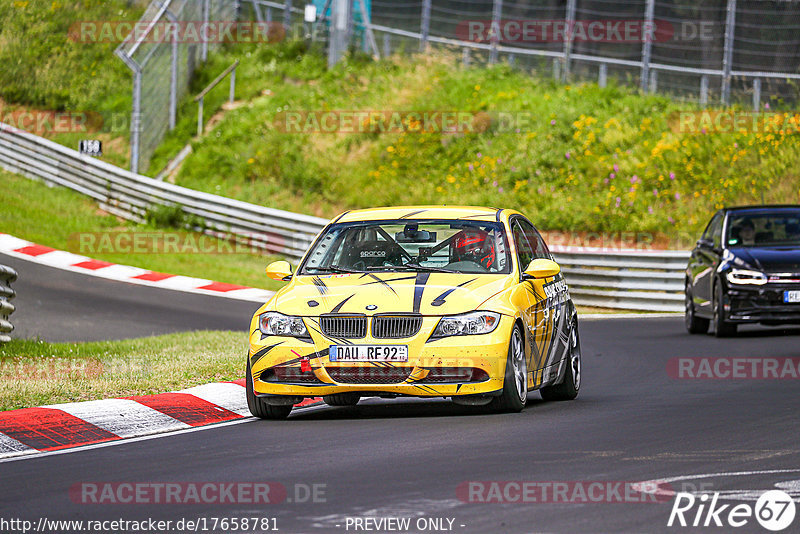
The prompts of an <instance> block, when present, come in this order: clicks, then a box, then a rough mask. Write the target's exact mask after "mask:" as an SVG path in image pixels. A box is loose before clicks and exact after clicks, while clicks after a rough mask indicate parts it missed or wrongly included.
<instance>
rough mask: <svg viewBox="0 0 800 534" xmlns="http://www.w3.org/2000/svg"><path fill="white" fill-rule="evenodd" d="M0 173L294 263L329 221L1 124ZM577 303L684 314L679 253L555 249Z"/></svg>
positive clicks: (124, 215) (124, 214) (684, 254)
mask: <svg viewBox="0 0 800 534" xmlns="http://www.w3.org/2000/svg"><path fill="white" fill-rule="evenodd" d="M0 167H3V168H5V169H7V170H9V171H11V172H15V173H18V174H22V175H24V176H27V177H30V178H34V179H38V180H43V181H45V182H47V183H50V184H55V185H60V186H64V187H68V188H70V189H72V190H74V191H77V192H79V193H82V194H84V195H87V196H89V197H91V198H93V199H95V200H96V201H97V202H99V203H100V206H101V207H102V208H103V209H104V210H106V211H108V212H110V213H113V214H114V215H117V216H119V217H122V218H124V219H129V220H133V221H138V222H141V221H142V220H143V219H144V218H145V217H146V215H147V212H148V210H149V209H152V208H153V207H154V206H176V205H177V206H180V207H181V209H182V210H183V211H184V212H186V213H189V214H192V215H196V216H198V217H200V218H202V219H203V220H204V221H205V225H206V227H205V228H204V229H203V230H204V231H205V232H206V233H209V234H211V235H215V236H218V237H223V238H228V239H234V240H236V241H237V242H240V243H246V244H248V245H249V246H253V247H256V248H259V249H262V250H265V251H267V252H270V253H274V254H279V255H282V256H286V257H289V258H293V259H299V258H300V257H301V256H302V255H303V254H304V253H305V251H306V250H307V249H308V247H309V246H310V245H311V243H312V242H313V239H314V238H315V236H316V235H317V234H318V233H319V232H320V231H321V230H322V228H323V227H324V226H325V224H327V222H328V221H326V220H325V219H321V218H318V217H311V216H308V215H301V214H298V213H292V212H288V211H282V210H276V209H272V208H266V207H263V206H257V205H255V204H249V203H247V202H242V201H238V200H233V199H229V198H225V197H220V196H217V195H212V194H210V193H204V192H201V191H195V190H192V189H187V188H185V187H180V186H177V185H174V184H170V183H166V182H160V181H158V180H153V179H152V178H148V177H146V176H141V175H137V174H133V173H131V172H129V171H126V170H124V169H120V168H118V167H115V166H113V165H110V164H108V163H105V162H102V161H99V160H96V159H94V158H92V157H90V156H83V155H81V154H79V153H78V152H77V151H75V150H71V149H69V148H66V147H64V146H61V145H58V144H56V143H53V142H51V141H48V140H46V139H42V138H40V137H37V136H35V135H32V134H29V133H27V132H22V131H19V130H16V129H13V128H11V127H8V126H6V125H5V124H3V123H0ZM553 253H554V256H555V258H556V260H557V261H558V262H559V263H560V264H561V265H562V268H563V272H564V275H565V278H566V279H567V282H568V283H569V285H570V293H571V294H572V295H573V297H574V300H575V302H576V303H577V304H582V305H586V306H600V307H605V308H619V309H632V310H647V311H681V310H682V309H683V295H682V291H683V276H684V275H683V271H684V269H685V267H686V263H687V260H688V257H689V253H688V252H681V251H638V250H637V251H625V250H622V251H618V250H611V251H609V250H604V249H590V248H578V247H553Z"/></svg>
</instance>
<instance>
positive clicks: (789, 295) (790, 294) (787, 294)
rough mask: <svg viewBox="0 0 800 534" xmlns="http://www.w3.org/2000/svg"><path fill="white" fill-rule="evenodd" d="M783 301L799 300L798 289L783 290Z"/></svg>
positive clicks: (799, 293) (799, 292)
mask: <svg viewBox="0 0 800 534" xmlns="http://www.w3.org/2000/svg"><path fill="white" fill-rule="evenodd" d="M783 302H792V303H794V302H800V291H784V292H783Z"/></svg>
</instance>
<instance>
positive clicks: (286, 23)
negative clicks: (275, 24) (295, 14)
mask: <svg viewBox="0 0 800 534" xmlns="http://www.w3.org/2000/svg"><path fill="white" fill-rule="evenodd" d="M291 26H292V0H286V1H285V2H284V6H283V27H284V28H286V35H289V29H290V28H291Z"/></svg>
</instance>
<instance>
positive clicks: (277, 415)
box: [244, 356, 293, 419]
mask: <svg viewBox="0 0 800 534" xmlns="http://www.w3.org/2000/svg"><path fill="white" fill-rule="evenodd" d="M246 373H247V375H246V377H245V381H244V383H245V388H244V389H245V395H246V396H247V407H248V408H249V409H250V413H251V414H253V416H255V417H258V418H259V419H286V418H287V417H289V413H290V412H291V411H292V408H293V406H292V405H291V404H286V405H279V406H276V405H272V404H267V403H266V402H265V401H264V399H260V398H258V397H256V394H255V391H253V373H251V372H250V357H249V356H248V358H247V370H246Z"/></svg>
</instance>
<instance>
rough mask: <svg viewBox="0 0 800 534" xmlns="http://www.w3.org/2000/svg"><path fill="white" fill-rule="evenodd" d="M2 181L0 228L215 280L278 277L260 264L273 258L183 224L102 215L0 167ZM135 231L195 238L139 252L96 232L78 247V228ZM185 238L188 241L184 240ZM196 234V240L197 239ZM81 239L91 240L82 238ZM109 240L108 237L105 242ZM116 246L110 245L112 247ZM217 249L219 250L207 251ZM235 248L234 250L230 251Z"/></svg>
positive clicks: (270, 285)
mask: <svg viewBox="0 0 800 534" xmlns="http://www.w3.org/2000/svg"><path fill="white" fill-rule="evenodd" d="M0 180H2V183H3V209H2V211H0V229H2V232H4V233H7V234H11V235H14V236H16V237H19V238H22V239H26V240H28V241H33V242H34V243H38V244H40V245H46V246H49V247H53V248H57V249H61V250H69V251H71V252H75V253H77V254H82V255H85V256H89V257H91V258H95V259H99V260H103V261H108V262H112V263H120V264H124V265H132V266H134V267H142V268H145V269H151V270H153V271H158V272H164V273H170V274H181V275H185V276H194V277H198V278H208V279H212V280H215V281H218V282H227V283H232V284H241V285H245V286H251V287H261V288H266V289H278V288H280V287H281V286H282V284H281V283H280V282H276V281H274V280H270V279H268V278H267V277H266V275H265V274H264V267H265V266H266V265H267V264H268V263H269V262H270V261H273V260H274V259H275V258H274V257H271V256H266V255H260V254H255V253H252V252H251V251H246V250H233V252H235V253H227V252H228V251H231V247H230V246H228V245H227V244H225V243H221V242H219V241H217V240H214V239H211V238H209V237H208V236H202V237H201V235H200V234H197V233H191V232H187V231H183V230H176V229H165V228H159V227H156V226H153V225H136V224H133V223H129V222H125V221H122V220H120V219H118V218H116V217H113V216H111V215H108V214H106V213H104V212H102V211H100V210H99V209H98V208H97V205H96V204H95V203H94V202H93V201H92V200H90V199H87V198H86V197H84V196H82V195H79V194H78V193H75V192H73V191H70V190H68V189H64V188H50V187H48V186H46V185H44V184H43V183H40V182H36V181H33V180H29V179H27V178H22V177H20V176H16V175H13V174H11V173H8V172H5V171H2V170H0ZM97 232H100V233H105V232H109V233H111V234H110V235H112V236H113V235H115V234H114V233H115V232H139V233H141V234H145V235H147V236H153V235H155V236H159V237H160V236H163V235H165V234H167V233H169V234H177V235H178V238H179V239H181V241H180V243H182V244H183V243H188V244H191V242H192V241H193V242H194V243H197V244H198V245H201V246H198V247H197V249H195V250H198V252H197V253H183V254H181V253H148V252H145V253H139V252H141V251H142V249H139V250H138V251H137V250H136V249H133V247H131V246H129V245H126V243H125V242H124V241H121V242H120V243H121V245H122V250H120V247H117V248H116V249H114V248H113V247H107V246H104V245H102V244H101V243H103V242H102V241H101V240H100V238H97V239H96V240H95V241H93V243H95V246H94V247H93V248H89V249H88V250H87V249H82V248H81V246H80V244H81V240H80V239H81V238H80V236H81V234H84V233H97ZM190 240H191V241H190ZM201 240H202V241H201ZM84 243H92V242H90V241H84ZM111 243H113V241H112V242H111ZM115 250H116V251H115ZM208 250H221V251H223V252H225V253H207V251H208ZM236 252H238V253H236Z"/></svg>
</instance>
